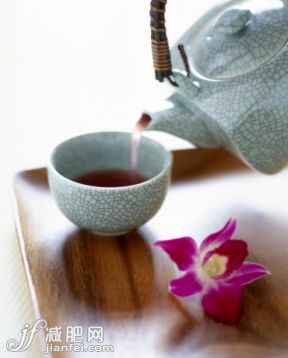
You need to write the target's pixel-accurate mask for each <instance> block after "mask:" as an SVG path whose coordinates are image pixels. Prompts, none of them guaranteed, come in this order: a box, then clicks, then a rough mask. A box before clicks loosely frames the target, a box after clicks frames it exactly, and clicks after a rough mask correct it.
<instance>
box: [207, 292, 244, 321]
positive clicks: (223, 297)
mask: <svg viewBox="0 0 288 358" xmlns="http://www.w3.org/2000/svg"><path fill="white" fill-rule="evenodd" d="M242 301H243V288H242V287H241V286H239V285H221V286H217V287H213V288H212V287H211V288H210V289H209V290H208V292H207V293H206V294H205V295H204V296H203V297H202V300H201V303H202V306H203V309H204V311H205V313H206V314H207V315H209V316H211V317H213V318H214V319H216V320H218V321H221V322H223V323H227V324H236V323H237V322H238V320H239V318H240V315H241V309H242Z"/></svg>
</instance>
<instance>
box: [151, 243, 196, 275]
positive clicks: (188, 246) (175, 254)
mask: <svg viewBox="0 0 288 358" xmlns="http://www.w3.org/2000/svg"><path fill="white" fill-rule="evenodd" d="M154 245H155V246H159V247H161V248H162V249H163V250H164V251H166V252H167V254H168V255H169V256H170V257H171V260H173V261H174V262H175V263H176V264H177V266H178V268H179V270H181V271H186V270H188V269H189V268H191V267H192V265H193V263H194V261H195V259H196V257H197V254H198V250H197V245H196V242H195V241H194V240H193V239H192V238H191V237H181V238H179V239H173V240H163V241H156V242H155V243H154Z"/></svg>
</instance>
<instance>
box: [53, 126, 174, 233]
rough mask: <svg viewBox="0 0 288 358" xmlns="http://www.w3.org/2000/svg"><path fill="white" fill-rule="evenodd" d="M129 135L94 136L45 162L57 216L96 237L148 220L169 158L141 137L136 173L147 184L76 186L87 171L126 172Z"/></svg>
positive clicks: (164, 183)
mask: <svg viewBox="0 0 288 358" xmlns="http://www.w3.org/2000/svg"><path fill="white" fill-rule="evenodd" d="M130 153H131V134H130V133H124V132H99V133H90V134H84V135H80V136H77V137H74V138H71V139H68V140H66V141H64V142H63V143H61V144H59V145H58V146H57V147H56V148H55V149H54V150H53V152H52V154H51V157H50V161H49V164H48V178H49V186H50V189H51V192H52V194H53V196H54V198H55V201H56V203H57V205H58V207H59V209H60V210H61V211H62V213H63V214H64V215H65V216H66V217H67V218H68V219H69V220H70V221H72V222H73V223H74V224H76V225H77V226H79V227H81V228H83V229H87V230H89V231H93V232H95V233H97V234H99V235H122V234H124V233H127V232H129V231H131V230H133V229H135V228H137V227H139V226H141V225H143V224H144V223H146V222H147V221H148V220H150V219H151V218H152V217H153V216H154V215H155V214H156V213H157V211H158V210H159V208H160V207H161V205H162V203H163V201H164V198H165V195H166V192H167V189H168V186H169V182H170V173H171V164H172V156H171V153H170V152H169V151H167V150H166V149H165V148H164V147H163V146H162V145H161V144H159V143H158V142H156V141H154V140H152V139H150V138H147V137H144V136H142V137H141V139H140V145H139V149H138V163H137V173H139V174H140V175H141V176H143V177H145V178H147V180H145V181H143V182H141V183H139V184H135V185H128V186H121V187H102V186H101V187H100V186H90V185H86V184H80V183H78V182H76V181H75V178H77V177H79V176H81V175H83V174H85V173H87V172H91V171H95V170H97V171H98V170H99V171H103V170H109V169H111V170H131V164H130V162H131V161H130V158H131V155H130Z"/></svg>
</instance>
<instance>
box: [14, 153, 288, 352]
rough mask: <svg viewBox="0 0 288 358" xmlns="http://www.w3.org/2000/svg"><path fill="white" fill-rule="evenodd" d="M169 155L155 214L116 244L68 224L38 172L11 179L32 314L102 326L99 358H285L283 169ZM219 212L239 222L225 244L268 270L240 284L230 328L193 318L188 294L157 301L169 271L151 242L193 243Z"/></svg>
mask: <svg viewBox="0 0 288 358" xmlns="http://www.w3.org/2000/svg"><path fill="white" fill-rule="evenodd" d="M174 158H175V159H174V160H175V162H174V163H175V164H174V170H173V183H172V187H171V189H170V191H169V193H168V196H167V199H166V201H165V203H164V205H163V207H162V208H161V210H160V212H159V213H158V214H157V215H156V216H155V218H153V219H152V220H151V221H150V222H149V223H147V224H146V225H144V226H143V227H142V228H140V229H139V230H138V231H135V232H133V233H130V234H128V235H126V236H123V237H111V238H107V237H106V238H103V237H97V236H95V235H93V234H90V233H88V232H86V231H83V230H80V229H78V228H77V227H76V226H74V225H73V224H71V223H70V222H69V221H68V220H67V219H66V218H65V217H64V216H63V215H62V214H61V213H60V212H59V211H58V209H57V207H56V205H55V203H54V201H53V200H52V197H51V195H50V192H49V189H48V186H47V180H46V170H45V169H44V168H42V169H36V170H28V171H24V172H21V173H19V174H18V175H17V176H16V177H15V181H14V191H15V198H16V200H15V203H16V223H17V232H18V236H19V242H20V247H21V251H22V255H23V262H24V265H25V269H26V274H27V278H28V282H29V287H30V293H31V297H32V301H33V306H34V309H35V316H36V317H37V318H39V317H42V318H44V319H46V320H47V321H48V324H49V326H50V327H53V326H56V325H57V326H62V327H63V329H64V328H65V327H67V325H72V324H74V325H81V326H82V327H84V329H85V328H88V327H89V326H102V327H103V329H104V343H103V344H107V345H108V344H113V345H114V353H107V352H106V353H103V356H105V357H117V358H118V357H125V358H126V357H135V356H137V357H147V358H150V357H151V358H152V357H181V358H185V357H197V358H204V357H205V358H206V357H207V358H208V357H221V358H225V357H227V358H234V357H235V358H238V357H239V358H247V357H253V358H255V357H256V358H258V357H259V358H260V357H261V358H265V357H288V269H287V262H288V189H287V188H288V171H287V170H286V171H283V172H282V173H280V174H278V175H275V176H264V175H261V174H258V173H255V172H252V171H251V170H249V169H247V168H245V167H244V165H242V164H241V163H240V162H239V161H238V160H236V159H235V158H234V157H232V156H231V155H230V154H227V153H226V152H224V151H222V150H215V151H209V150H186V151H178V152H175V154H174ZM230 217H234V218H236V219H237V221H238V229H237V234H236V237H237V238H243V239H245V240H247V241H248V243H249V248H250V259H252V260H256V261H258V262H261V263H262V264H264V265H266V266H267V267H268V268H269V269H270V271H271V272H272V275H271V276H270V277H268V278H266V279H263V280H260V281H258V282H255V283H253V284H251V285H249V286H247V287H246V291H245V292H246V293H245V294H246V300H245V306H244V314H243V317H242V319H241V321H240V323H239V324H238V325H237V326H236V327H231V326H226V325H224V324H220V323H216V322H214V321H213V320H211V319H210V318H207V317H205V316H204V317H203V315H202V314H201V310H199V306H198V303H197V300H195V299H194V298H193V299H189V300H185V301H178V300H177V299H176V298H174V297H173V296H171V295H170V294H168V293H167V284H168V282H169V280H170V279H171V278H172V277H175V275H177V272H176V271H175V268H174V266H173V265H172V263H171V262H170V261H169V260H168V258H167V257H166V256H165V255H164V254H163V253H162V252H160V249H157V248H154V247H152V246H151V245H152V243H153V242H154V241H155V240H159V239H167V238H173V237H179V236H182V235H191V236H193V237H194V238H196V239H198V240H202V239H203V237H205V235H207V234H209V233H210V232H212V231H215V230H217V229H219V228H220V227H221V226H222V225H223V224H224V223H225V222H226V221H227V219H228V218H230ZM43 349H44V348H43ZM94 354H95V353H94ZM87 355H89V354H87ZM92 355H93V354H92ZM92 355H91V354H90V355H89V356H92ZM96 355H97V356H98V355H99V353H96ZM56 356H57V357H58V356H59V357H74V356H75V354H74V353H73V354H72V353H61V354H58V353H53V357H56ZM79 356H80V357H82V356H84V354H78V355H77V357H79Z"/></svg>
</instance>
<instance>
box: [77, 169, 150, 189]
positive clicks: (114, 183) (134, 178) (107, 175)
mask: <svg viewBox="0 0 288 358" xmlns="http://www.w3.org/2000/svg"><path fill="white" fill-rule="evenodd" d="M146 180H147V178H145V177H144V176H142V175H140V174H138V173H133V175H131V171H129V170H118V169H114V170H101V171H99V170H98V171H97V170H95V171H92V172H88V173H85V174H83V175H81V176H79V177H76V178H75V179H74V181H76V182H77V183H80V184H86V185H91V186H101V187H109V188H111V187H118V186H128V185H135V184H139V183H143V182H144V181H146Z"/></svg>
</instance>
